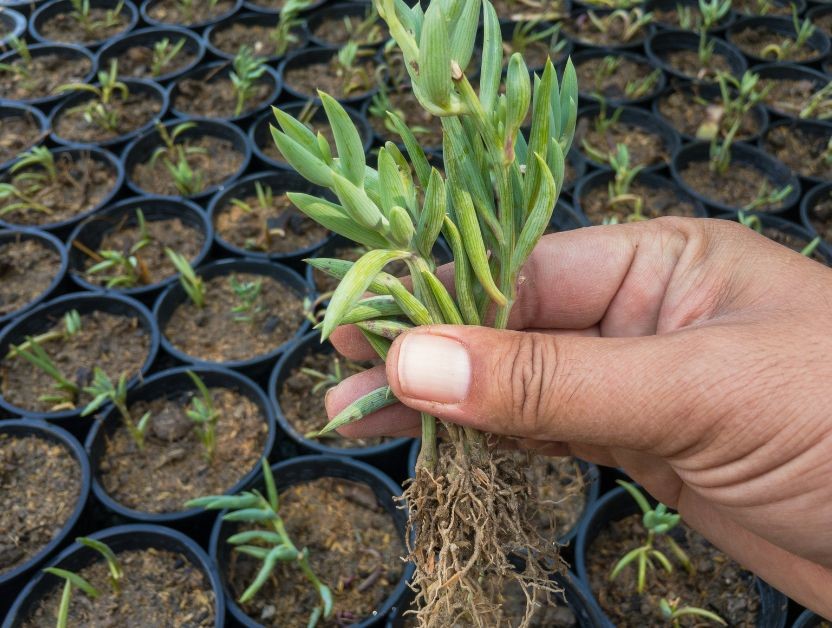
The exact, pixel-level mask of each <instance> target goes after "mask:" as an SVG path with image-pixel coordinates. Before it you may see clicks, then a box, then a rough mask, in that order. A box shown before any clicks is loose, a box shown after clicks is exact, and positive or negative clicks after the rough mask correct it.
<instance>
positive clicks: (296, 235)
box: [214, 193, 329, 253]
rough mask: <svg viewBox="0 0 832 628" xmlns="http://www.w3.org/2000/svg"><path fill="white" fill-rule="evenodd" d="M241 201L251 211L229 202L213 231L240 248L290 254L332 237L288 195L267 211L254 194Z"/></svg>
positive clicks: (276, 201)
mask: <svg viewBox="0 0 832 628" xmlns="http://www.w3.org/2000/svg"><path fill="white" fill-rule="evenodd" d="M239 200H241V201H243V202H244V203H246V204H247V205H248V206H249V207H250V208H251V211H246V210H245V209H242V208H241V207H238V206H236V205H233V204H231V203H230V202H229V203H228V204H227V205H225V206H224V207H223V208H222V209H220V211H218V212H217V213H216V214H215V216H214V228H215V229H216V231H217V233H218V234H219V236H220V237H221V238H222V239H223V240H225V241H226V242H229V243H230V244H233V245H234V246H236V247H238V248H241V249H245V250H247V251H259V252H262V253H291V252H292V251H299V250H301V249H305V248H308V247H310V246H312V245H314V244H316V243H318V242H322V241H323V240H324V239H325V238H326V237H327V235H329V231H327V230H326V229H325V228H324V227H322V226H321V225H319V224H318V223H316V222H315V221H314V220H312V219H310V218H307V217H306V216H305V215H304V214H302V213H301V212H300V211H298V210H297V209H296V208H295V206H294V205H292V203H291V201H290V200H289V198H288V197H287V196H286V194H285V193H284V194H278V195H277V196H275V197H274V201H273V203H272V205H271V206H270V207H265V208H264V207H261V206H260V203H259V202H258V199H257V196H255V195H252V196H247V197H244V198H241V199H239ZM281 232H282V233H283V235H281Z"/></svg>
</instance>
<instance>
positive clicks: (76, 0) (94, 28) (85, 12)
mask: <svg viewBox="0 0 832 628" xmlns="http://www.w3.org/2000/svg"><path fill="white" fill-rule="evenodd" d="M70 2H71V3H72V11H70V12H69V16H70V17H71V18H72V19H73V20H74V21H75V22H76V23H77V24H78V25H79V26H81V29H82V30H83V31H84V34H85V36H86V37H87V38H91V37H93V36H94V35H95V34H96V33H97V32H98V31H99V30H101V29H109V28H113V27H114V26H118V24H119V23H120V19H119V17H120V16H121V11H122V9H123V8H124V1H123V0H121V2H119V3H118V4H117V5H116V6H115V7H114V8H112V9H107V11H106V12H105V13H104V17H103V18H102V19H100V20H94V19H93V18H92V11H91V8H90V0H70Z"/></svg>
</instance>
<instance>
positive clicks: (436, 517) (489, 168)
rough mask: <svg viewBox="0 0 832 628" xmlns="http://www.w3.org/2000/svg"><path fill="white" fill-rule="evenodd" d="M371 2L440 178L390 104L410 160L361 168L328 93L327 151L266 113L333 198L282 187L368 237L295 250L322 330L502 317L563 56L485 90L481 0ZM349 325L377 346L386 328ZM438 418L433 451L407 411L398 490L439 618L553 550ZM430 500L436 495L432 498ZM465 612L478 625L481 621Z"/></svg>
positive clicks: (545, 154)
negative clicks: (372, 301) (436, 150)
mask: <svg viewBox="0 0 832 628" xmlns="http://www.w3.org/2000/svg"><path fill="white" fill-rule="evenodd" d="M376 6H377V7H378V8H379V13H380V15H381V17H382V19H384V20H386V22H387V25H388V29H389V31H390V33H391V36H392V37H393V38H394V39H395V40H396V42H397V44H398V45H399V47H400V48H401V50H402V54H403V56H404V60H405V63H404V66H405V68H406V69H407V72H408V75H409V77H410V81H411V84H412V89H413V93H414V95H415V96H416V98H417V100H418V101H419V103H420V104H421V105H422V107H423V108H424V109H425V110H426V111H428V112H429V113H431V114H432V115H436V116H439V117H441V118H442V120H441V122H442V126H443V133H444V141H443V155H444V170H445V175H444V176H443V175H442V174H440V172H439V170H437V169H435V168H433V169H432V168H431V167H430V166H429V163H428V160H427V157H426V155H425V153H424V151H423V149H422V147H421V146H420V145H419V142H418V140H417V139H416V137H415V135H414V134H413V133H412V132H410V130H409V129H408V128H407V126H406V124H405V123H404V122H403V121H402V120H400V119H398V118H397V117H396V116H395V114H388V115H389V116H390V117H391V119H392V120H393V121H394V124H395V126H396V128H397V129H398V131H399V133H400V135H401V137H402V141H403V143H404V145H405V147H406V150H407V153H408V156H409V161H410V163H408V159H407V158H405V156H404V155H403V154H402V153H401V152H400V151H399V149H398V148H397V147H396V145H395V144H393V143H388V144H387V145H385V146H384V147H383V148H382V149H380V150H379V154H378V162H377V163H378V166H377V168H372V167H368V166H367V164H366V159H365V155H364V148H363V144H362V142H361V138H360V135H359V133H358V131H357V130H356V128H355V126H354V124H353V123H352V121H351V120H350V118H349V115H348V114H347V113H346V111H344V109H343V107H341V105H339V104H338V102H337V101H336V100H335V99H333V98H332V97H331V96H329V95H327V94H323V93H322V94H320V98H321V101H322V103H323V107H324V110H325V112H326V114H327V117H328V118H329V121H330V124H331V127H332V131H333V136H334V139H335V149H336V150H332V147H330V146H329V145H328V144H326V145H323V144H322V143H320V142H319V141H318V138H317V137H316V136H315V135H314V134H312V133H311V132H310V131H309V129H307V128H306V126H304V125H303V124H302V123H300V122H298V121H297V120H295V119H293V118H292V117H291V116H289V115H287V114H286V113H285V112H282V111H280V110H275V115H276V118H277V124H278V126H279V128H273V129H272V134H273V137H274V139H275V142H276V144H277V146H278V149H279V150H280V152H281V154H282V155H283V157H284V159H285V160H286V161H287V162H288V163H289V164H290V165H291V166H292V167H293V168H295V169H296V170H297V171H298V172H299V173H300V174H301V175H302V176H304V177H305V178H306V179H308V180H309V181H311V182H313V183H315V184H317V185H320V186H322V187H325V188H328V189H329V190H331V191H332V192H333V193H334V194H335V196H336V197H337V199H338V200H337V202H333V201H329V200H327V199H325V198H321V197H316V196H312V195H309V194H300V193H290V194H289V198H290V199H291V200H292V202H293V203H294V204H295V205H296V206H297V207H298V208H299V209H300V210H301V211H302V212H304V213H305V214H307V215H308V216H309V217H311V218H312V219H314V220H316V221H318V222H319V223H321V224H322V225H323V226H325V227H327V228H328V229H330V230H332V231H334V232H336V233H339V234H341V235H343V236H345V237H347V238H349V239H351V240H354V241H356V242H357V243H359V244H361V245H363V246H366V247H367V248H368V252H367V253H365V254H364V255H363V256H362V257H361V258H360V259H359V260H358V261H356V262H354V263H353V262H348V261H344V260H338V259H316V260H314V261H312V262H311V263H312V265H313V266H314V267H315V268H318V269H320V270H322V271H323V272H326V273H329V274H331V275H333V276H335V277H337V278H338V279H340V280H341V281H340V284H339V286H338V288H337V289H336V290H335V292H334V294H333V295H332V299H331V301H330V304H329V306H328V307H327V311H326V314H325V316H324V320H323V322H322V324H321V327H320V329H321V334H322V337H323V338H328V337H329V336H330V334H331V333H332V332H333V330H334V329H335V328H336V327H337V326H338V325H340V324H342V323H344V322H345V321H351V322H355V323H358V322H363V321H370V320H372V321H377V322H378V323H379V325H377V327H376V329H378V330H379V332H382V331H383V332H384V333H385V334H386V333H388V332H391V331H393V329H392V328H393V327H395V325H396V324H397V323H398V324H399V325H400V326H401V325H405V326H407V325H414V324H415V325H427V324H434V323H456V324H463V323H467V324H471V325H478V324H483V323H485V322H487V323H489V324H491V325H493V326H494V327H497V328H504V327H505V326H506V325H507V322H508V316H509V313H510V311H511V309H512V306H513V304H514V302H515V299H516V286H517V282H518V278H519V275H520V272H521V269H522V267H523V264H524V263H525V262H526V260H527V259H528V256H529V255H530V253H531V251H532V249H533V248H534V246H535V244H536V243H537V241H538V240H539V239H540V237H541V236H542V234H543V233H544V231H545V229H546V227H547V225H548V223H549V220H550V218H551V215H552V211H553V208H554V205H555V202H556V200H557V197H558V194H559V192H560V189H561V187H562V184H563V176H564V167H565V164H564V155H565V154H566V153H567V151H568V150H569V148H570V146H571V143H572V137H573V134H574V130H575V122H576V117H577V110H576V104H577V101H578V91H577V78H576V75H575V71H574V68H573V66H572V64H571V62H567V64H566V68H565V70H564V74H563V79H562V83H559V81H558V79H557V76H556V73H555V70H554V66H553V65H552V63H551V61H549V62H547V63H546V65H545V68H544V70H543V72H542V74H541V75H540V76H538V77H536V78H535V79H534V81H533V82H532V80H531V78H530V75H529V72H528V68H527V67H526V64H525V63H524V61H523V58H522V56H521V55H519V54H513V55H512V56H511V59H510V61H509V63H508V67H507V72H506V79H505V84H504V87H505V89H504V90H501V87H502V85H501V74H502V70H503V46H502V38H501V34H500V24H499V20H498V18H497V15H496V12H495V10H494V7H493V6H492V5H491V3H490V2H489V1H488V0H486V1H484V2H480V0H446V1H443V2H437V1H434V2H431V3H430V5H429V7H428V8H427V11H424V12H423V11H422V7H421V6H420V5H419V4H416V5H415V6H414V7H413V8H409V7H408V6H407V5H406V4H405V3H402V2H396V1H395V0H379V1H378V2H377V3H376ZM480 8H482V30H483V37H482V44H483V46H482V57H481V64H480V72H479V92H477V91H475V90H474V88H473V86H472V85H471V82H470V81H469V80H468V77H467V76H466V74H465V72H464V71H463V69H462V68H465V67H467V66H468V64H469V62H470V59H471V56H472V53H473V49H474V43H475V41H476V39H477V30H478V27H479V21H480ZM503 92H504V93H503ZM530 107H531V109H532V123H531V127H530V130H529V131H528V133H526V132H524V131H521V127H523V125H524V123H525V120H526V117H527V114H528V112H529V108H530ZM411 165H412V167H413V169H412V170H411ZM413 173H415V175H414V174H413ZM446 177H447V178H446ZM440 233H442V234H444V236H445V238H446V239H447V241H448V242H449V244H450V245H451V249H452V250H453V254H454V260H455V265H454V278H453V284H454V285H453V295H452V294H451V292H450V291H449V290H448V289H447V288H446V287H445V286H444V285H443V284H442V283H441V282H440V281H439V279H438V277H437V276H436V274H435V265H434V263H433V261H432V259H431V255H430V252H431V249H432V248H433V245H434V243H435V241H436V238H437V237H438V236H439V234H440ZM398 260H402V261H404V262H405V264H406V265H407V267H408V270H409V271H410V275H411V277H412V281H413V283H412V291H411V290H410V289H408V288H406V287H405V286H404V284H403V283H402V282H401V281H399V280H398V279H396V278H395V277H393V276H392V275H390V274H388V273H385V272H384V268H385V267H386V266H387V265H388V264H390V263H392V262H395V261H398ZM365 291H368V292H370V293H371V294H374V295H376V296H388V297H391V298H392V300H393V302H394V305H395V308H396V309H395V310H393V311H394V312H400V314H396V313H391V312H390V310H384V313H383V314H380V313H379V310H378V308H372V307H364V306H363V305H362V303H361V302H362V299H363V296H364V293H365ZM359 308H360V309H359ZM388 323H389V324H390V325H387V324H388ZM384 325H386V328H383V327H382V326H384ZM362 332H363V333H364V334H365V337H367V339H368V340H369V342H370V344H371V345H372V346H373V347H374V348H375V349H376V351H377V352H378V353H379V355H380V356H381V357H384V356H386V353H387V350H388V348H389V347H390V340H389V338H388V337H386V336H385V335H382V334H381V333H375V332H373V331H366V330H362ZM394 401H395V399H394V398H393V397H392V395H391V394H390V391H389V389H388V388H387V387H386V386H382V387H380V388H379V389H377V390H375V391H373V392H371V393H369V394H368V395H366V396H365V397H363V398H361V399H359V400H357V401H356V402H354V403H353V404H351V405H350V406H349V407H348V408H346V409H345V410H344V411H343V412H342V413H340V414H339V415H338V416H337V417H335V418H334V419H333V421H331V422H330V423H329V424H328V425H327V427H326V428H325V429H333V428H334V427H337V426H339V425H345V424H347V423H350V422H352V421H355V420H359V419H360V418H362V417H364V416H366V415H367V414H369V413H371V412H373V411H375V410H376V409H378V408H381V407H384V406H385V405H389V404H390V403H393V402H394ZM446 428H447V430H448V447H446V448H442V449H441V450H440V449H439V448H438V447H437V440H436V429H437V422H436V419H435V418H434V417H432V416H430V415H428V414H425V415H423V417H422V446H421V452H420V455H419V459H418V463H417V472H416V478H415V479H414V481H413V482H412V483H411V484H410V486H409V487H408V489H407V492H406V498H407V500H408V504H409V506H410V509H411V510H410V513H411V522H410V523H411V527H412V529H413V534H414V535H413V541H412V543H411V546H410V547H411V552H410V558H411V559H412V560H413V562H414V563H415V565H416V575H415V580H414V586H415V588H416V589H417V602H418V604H419V607H420V609H419V613H420V614H421V616H422V617H423V618H427V617H431V621H433V622H434V623H437V624H439V625H442V622H443V621H446V622H447V623H448V624H450V623H452V622H453V618H455V617H457V614H459V616H463V617H467V616H468V615H465V613H468V612H469V609H471V608H479V607H480V606H487V607H490V601H491V600H493V599H494V595H496V589H492V587H497V586H500V587H502V586H503V584H504V583H505V579H507V578H509V579H516V580H517V581H518V582H519V583H520V585H521V586H522V587H523V588H524V590H525V591H527V593H528V595H529V599H530V601H531V603H534V598H535V596H536V595H537V594H538V593H540V592H541V590H542V591H545V590H547V587H548V586H549V585H548V584H547V583H548V580H547V578H546V577H545V576H544V574H543V571H545V569H544V567H542V564H541V562H540V561H537V560H535V561H528V563H527V566H526V571H525V572H524V573H522V574H518V573H516V572H514V570H513V569H512V568H511V567H510V562H509V556H510V555H511V554H512V553H514V552H516V551H517V550H518V548H523V551H527V552H528V553H529V554H534V555H536V556H541V557H544V556H552V553H553V550H554V548H552V547H551V545H550V544H546V543H541V542H539V541H538V540H536V539H539V536H538V535H537V533H536V532H535V531H534V529H535V528H534V526H535V524H534V523H533V517H532V516H531V513H530V512H526V511H525V510H524V507H521V508H520V509H519V510H518V508H517V505H516V503H513V504H514V505H512V504H510V503H509V501H510V497H509V495H510V494H512V493H513V490H514V489H513V488H508V489H507V490H505V491H503V490H502V488H498V487H504V486H505V487H512V486H513V483H514V482H516V481H517V480H512V479H510V477H509V475H505V476H504V475H502V474H503V473H506V474H510V473H513V472H514V471H512V470H511V469H510V466H511V465H512V464H514V463H508V462H506V461H505V459H504V458H500V464H499V465H495V464H494V460H495V456H499V454H497V453H496V452H495V450H494V449H493V447H492V446H490V445H489V442H488V440H487V439H486V436H485V435H484V434H482V433H480V432H478V431H477V430H474V429H458V428H456V427H454V426H453V425H452V424H447V425H446ZM504 463H505V464H506V465H508V466H503V465H504ZM495 469H499V470H497V471H496V472H495ZM495 473H496V475H495ZM520 476H522V473H519V475H517V476H512V477H515V478H516V477H520ZM473 478H478V479H477V481H473ZM503 482H505V484H503ZM527 489H528V490H530V491H531V493H532V494H533V490H532V489H530V488H529V487H528V486H526V485H523V488H522V489H521V490H523V491H526V490H527ZM437 491H440V492H441V495H439V497H437ZM524 494H526V493H524ZM437 499H438V500H440V501H441V503H442V504H444V505H446V506H447V507H443V508H441V509H440V508H438V507H437ZM534 501H535V500H534V498H531V502H534ZM485 504H488V506H487V507H486V506H485ZM499 521H503V522H511V532H510V533H508V534H503V532H504V531H503V530H501V529H500V528H501V525H500V524H498V523H497V522H499ZM509 537H510V538H509ZM450 546H454V547H457V548H459V551H458V552H456V553H454V555H453V556H452V555H451V554H450V553H449V552H446V551H444V550H443V551H436V550H437V549H438V548H440V547H441V548H447V547H450ZM492 575H493V576H495V577H494V578H491V577H490V576H492ZM478 621H479V622H480V623H486V624H487V619H482V618H481V619H479V620H478Z"/></svg>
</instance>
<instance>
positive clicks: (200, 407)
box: [185, 371, 220, 462]
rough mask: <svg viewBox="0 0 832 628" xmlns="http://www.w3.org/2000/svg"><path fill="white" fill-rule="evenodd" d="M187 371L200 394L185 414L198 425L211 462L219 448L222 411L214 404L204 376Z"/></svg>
mask: <svg viewBox="0 0 832 628" xmlns="http://www.w3.org/2000/svg"><path fill="white" fill-rule="evenodd" d="M187 373H188V377H190V378H191V381H192V382H193V383H194V386H196V389H197V392H198V393H199V394H198V395H194V396H193V397H191V403H190V404H189V406H188V409H187V410H186V411H185V414H186V415H187V416H188V418H189V419H190V420H191V421H193V422H194V424H195V425H196V433H197V435H198V436H199V440H200V441H202V445H203V447H205V459H206V460H208V461H209V462H210V461H211V460H213V459H214V452H215V451H216V449H217V421H218V420H219V418H220V413H219V411H218V410H217V409H216V407H215V406H214V397H213V396H212V395H211V391H210V390H208V387H207V386H206V385H205V382H204V381H202V378H201V377H200V376H199V375H197V374H196V373H194V372H193V371H187Z"/></svg>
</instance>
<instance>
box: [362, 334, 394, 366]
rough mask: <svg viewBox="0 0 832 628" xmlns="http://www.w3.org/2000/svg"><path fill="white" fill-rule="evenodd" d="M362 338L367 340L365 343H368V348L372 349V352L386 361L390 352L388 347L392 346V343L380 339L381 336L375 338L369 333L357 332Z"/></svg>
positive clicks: (385, 339)
mask: <svg viewBox="0 0 832 628" xmlns="http://www.w3.org/2000/svg"><path fill="white" fill-rule="evenodd" d="M359 331H360V332H361V334H362V335H363V336H364V338H366V339H367V342H369V343H370V346H371V347H372V348H373V351H375V352H376V354H378V357H380V358H381V359H382V360H386V359H387V354H388V353H389V352H390V347H391V346H392V344H393V343H392V342H390V341H389V340H387V338H382V337H381V336H376V335H375V334H371V333H370V332H368V331H366V330H364V329H361V330H359Z"/></svg>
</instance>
